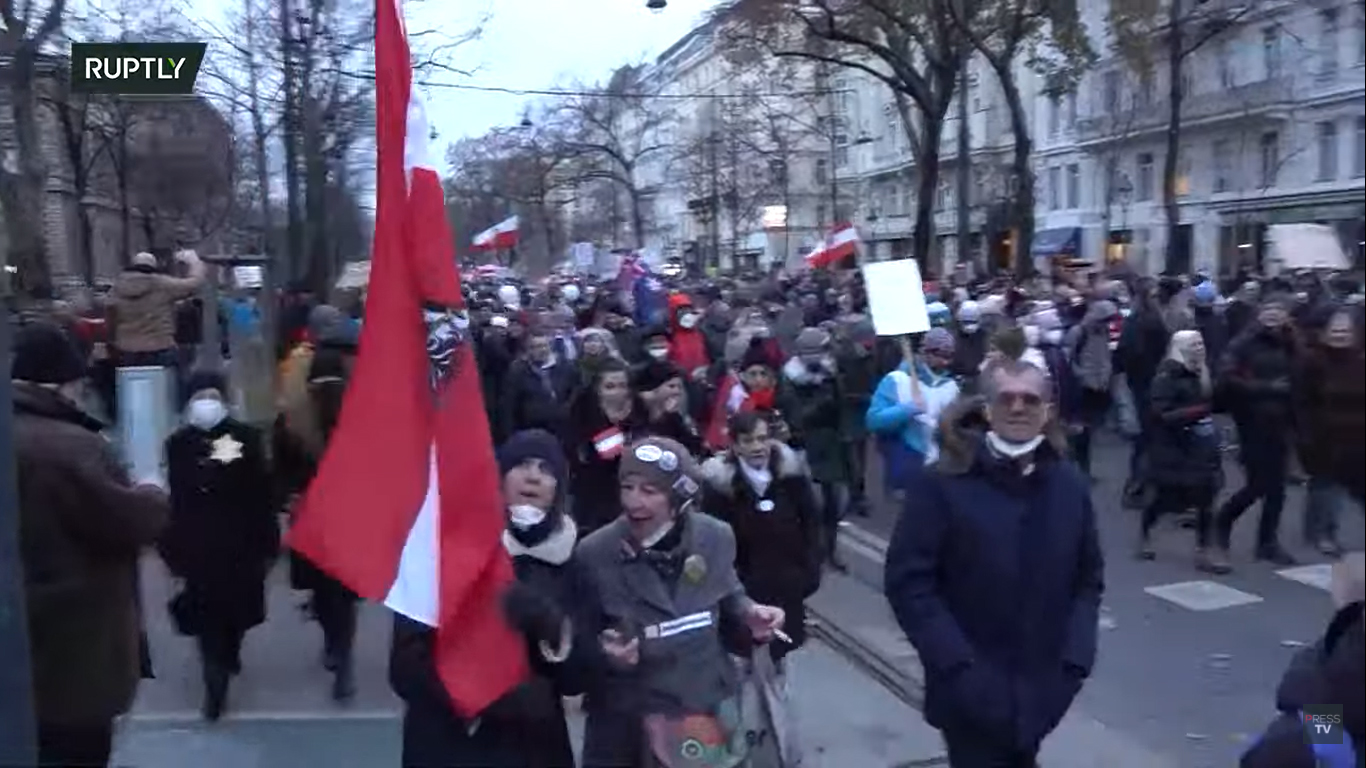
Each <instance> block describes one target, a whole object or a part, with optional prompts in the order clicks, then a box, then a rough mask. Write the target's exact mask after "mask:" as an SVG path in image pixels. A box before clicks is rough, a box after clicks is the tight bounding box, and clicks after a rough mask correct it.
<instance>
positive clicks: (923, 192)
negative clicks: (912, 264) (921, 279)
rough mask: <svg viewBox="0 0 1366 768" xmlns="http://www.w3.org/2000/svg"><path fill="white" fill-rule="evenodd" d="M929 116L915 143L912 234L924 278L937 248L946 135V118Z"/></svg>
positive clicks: (941, 115)
mask: <svg viewBox="0 0 1366 768" xmlns="http://www.w3.org/2000/svg"><path fill="white" fill-rule="evenodd" d="M944 111H946V110H941V114H939V115H937V116H931V115H926V116H925V119H924V120H922V121H921V125H922V127H921V129H920V131H919V135H918V136H917V137H916V140H915V142H914V143H916V144H918V145H919V147H920V150H919V151H918V152H917V153H916V155H917V156H918V158H917V160H918V162H917V166H918V168H917V170H918V171H919V172H918V173H917V175H916V190H915V228H914V229H912V230H911V253H912V255H913V256H914V257H915V260H916V261H917V262H919V263H920V271H921V274H924V273H925V269H926V268H927V267H928V266H929V262H930V253H931V249H932V248H933V246H934V209H935V203H936V199H935V198H936V194H937V193H938V191H939V138H940V136H942V135H943V132H944V115H943V112H944Z"/></svg>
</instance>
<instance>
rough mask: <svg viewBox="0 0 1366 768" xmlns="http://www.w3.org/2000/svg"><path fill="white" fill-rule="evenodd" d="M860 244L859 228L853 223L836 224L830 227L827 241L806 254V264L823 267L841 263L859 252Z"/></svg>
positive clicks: (814, 267)
mask: <svg viewBox="0 0 1366 768" xmlns="http://www.w3.org/2000/svg"><path fill="white" fill-rule="evenodd" d="M858 244H859V236H858V230H857V229H854V225H853V224H836V225H835V226H834V227H832V228H831V229H830V234H829V236H827V237H826V238H825V242H824V243H821V244H820V245H818V246H816V249H815V250H814V251H812V252H811V253H808V254H807V255H806V266H808V267H810V268H811V269H821V268H822V267H828V266H832V265H835V264H839V263H840V262H842V261H844V260H845V259H847V258H849V257H850V256H853V255H854V254H856V253H858Z"/></svg>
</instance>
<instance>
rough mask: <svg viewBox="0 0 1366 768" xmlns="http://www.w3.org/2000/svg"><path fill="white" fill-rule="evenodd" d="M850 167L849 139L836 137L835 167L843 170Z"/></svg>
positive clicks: (840, 136)
mask: <svg viewBox="0 0 1366 768" xmlns="http://www.w3.org/2000/svg"><path fill="white" fill-rule="evenodd" d="M847 165H849V137H847V136H844V135H842V134H841V135H839V136H836V137H835V167H836V168H843V167H845V166H847Z"/></svg>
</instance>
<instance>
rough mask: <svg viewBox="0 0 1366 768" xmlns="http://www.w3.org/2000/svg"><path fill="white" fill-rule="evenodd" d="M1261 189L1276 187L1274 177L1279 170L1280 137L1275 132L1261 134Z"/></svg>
mask: <svg viewBox="0 0 1366 768" xmlns="http://www.w3.org/2000/svg"><path fill="white" fill-rule="evenodd" d="M1261 150H1262V188H1263V189H1270V188H1271V187H1274V186H1276V176H1277V175H1278V174H1279V173H1280V170H1281V135H1280V134H1279V133H1277V132H1275V131H1267V132H1266V133H1263V134H1262V142H1261Z"/></svg>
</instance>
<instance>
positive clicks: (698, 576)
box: [683, 555, 707, 584]
mask: <svg viewBox="0 0 1366 768" xmlns="http://www.w3.org/2000/svg"><path fill="white" fill-rule="evenodd" d="M683 575H684V576H685V577H687V579H688V581H690V582H692V583H693V584H700V583H702V579H704V578H706V576H707V561H706V560H705V559H703V557H702V556H701V555H688V557H687V559H686V560H684V561H683Z"/></svg>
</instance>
